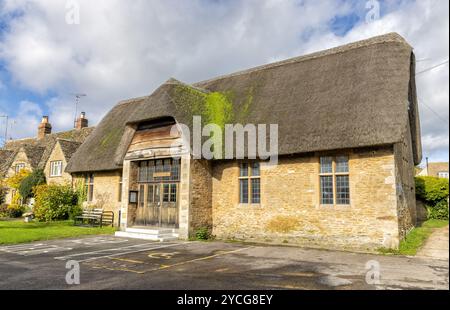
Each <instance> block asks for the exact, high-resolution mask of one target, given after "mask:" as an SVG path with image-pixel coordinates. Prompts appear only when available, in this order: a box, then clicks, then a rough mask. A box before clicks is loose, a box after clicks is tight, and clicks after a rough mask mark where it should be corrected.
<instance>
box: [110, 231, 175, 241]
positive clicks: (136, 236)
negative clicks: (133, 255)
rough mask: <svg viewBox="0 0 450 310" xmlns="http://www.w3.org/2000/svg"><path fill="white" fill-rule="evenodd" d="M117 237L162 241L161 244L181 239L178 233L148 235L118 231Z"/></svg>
mask: <svg viewBox="0 0 450 310" xmlns="http://www.w3.org/2000/svg"><path fill="white" fill-rule="evenodd" d="M115 236H116V237H124V238H133V239H142V240H152V241H160V242H164V241H173V240H178V237H179V235H178V234H177V233H165V234H148V233H138V232H129V231H116V233H115Z"/></svg>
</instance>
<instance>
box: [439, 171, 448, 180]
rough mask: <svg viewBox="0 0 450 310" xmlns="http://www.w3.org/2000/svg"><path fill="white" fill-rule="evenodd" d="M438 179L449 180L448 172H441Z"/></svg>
mask: <svg viewBox="0 0 450 310" xmlns="http://www.w3.org/2000/svg"><path fill="white" fill-rule="evenodd" d="M438 177H440V178H446V179H448V172H445V171H441V172H439V173H438Z"/></svg>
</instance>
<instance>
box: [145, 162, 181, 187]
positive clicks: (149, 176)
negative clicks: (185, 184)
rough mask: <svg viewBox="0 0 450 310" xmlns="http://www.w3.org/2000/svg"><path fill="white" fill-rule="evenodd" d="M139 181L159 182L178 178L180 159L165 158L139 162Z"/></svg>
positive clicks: (177, 179)
mask: <svg viewBox="0 0 450 310" xmlns="http://www.w3.org/2000/svg"><path fill="white" fill-rule="evenodd" d="M138 171H139V177H138V180H139V182H140V183H161V182H173V181H175V182H176V181H179V180H180V159H179V158H167V159H164V160H162V159H158V160H149V161H142V162H140V163H139V169H138Z"/></svg>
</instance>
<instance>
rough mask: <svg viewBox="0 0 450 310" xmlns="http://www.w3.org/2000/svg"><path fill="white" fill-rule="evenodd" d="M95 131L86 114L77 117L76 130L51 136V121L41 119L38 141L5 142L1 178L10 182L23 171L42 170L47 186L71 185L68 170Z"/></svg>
mask: <svg viewBox="0 0 450 310" xmlns="http://www.w3.org/2000/svg"><path fill="white" fill-rule="evenodd" d="M93 129H94V128H93V127H88V120H87V119H86V117H85V114H84V113H82V114H81V115H80V116H79V117H78V119H77V121H76V126H75V128H74V129H72V130H69V131H63V132H57V133H52V125H51V124H50V122H49V118H48V117H47V116H44V117H42V121H41V123H40V124H39V127H38V132H37V137H35V138H25V139H17V140H10V141H7V142H6V144H5V146H4V148H3V149H2V150H1V151H0V159H1V162H0V176H1V177H4V178H8V177H10V176H12V175H14V174H16V173H18V172H19V171H20V170H22V169H27V170H29V171H33V170H35V169H43V171H44V173H45V176H46V180H47V183H49V184H50V183H56V184H72V176H71V174H70V173H67V172H65V168H66V166H67V164H68V162H69V160H70V158H71V157H72V155H73V154H74V153H75V151H76V150H77V148H78V147H79V146H80V145H81V144H82V143H83V142H84V140H85V139H86V138H87V137H88V136H89V134H90V133H91V132H92V130H93ZM2 154H3V155H2ZM13 194H14V193H13V192H12V191H9V192H8V194H7V195H6V201H5V202H6V203H7V204H10V203H11V201H12V197H13Z"/></svg>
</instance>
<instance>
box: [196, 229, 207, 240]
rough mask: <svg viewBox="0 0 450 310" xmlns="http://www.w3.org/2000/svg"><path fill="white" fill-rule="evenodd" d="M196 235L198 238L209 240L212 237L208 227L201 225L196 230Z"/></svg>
mask: <svg viewBox="0 0 450 310" xmlns="http://www.w3.org/2000/svg"><path fill="white" fill-rule="evenodd" d="M195 237H196V238H197V240H208V239H210V238H211V234H210V233H209V229H208V227H200V228H199V229H197V231H196V232H195Z"/></svg>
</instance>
